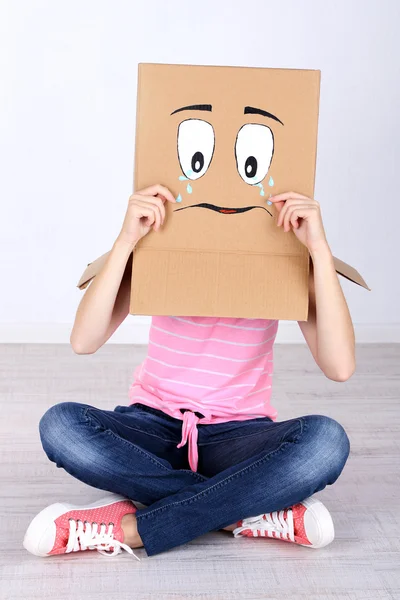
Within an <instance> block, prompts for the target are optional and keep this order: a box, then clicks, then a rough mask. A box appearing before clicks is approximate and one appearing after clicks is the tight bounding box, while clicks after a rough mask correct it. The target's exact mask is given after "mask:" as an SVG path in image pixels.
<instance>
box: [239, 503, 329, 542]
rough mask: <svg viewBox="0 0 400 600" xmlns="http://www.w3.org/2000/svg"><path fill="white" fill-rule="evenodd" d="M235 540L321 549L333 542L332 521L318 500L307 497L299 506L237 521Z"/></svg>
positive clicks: (295, 505)
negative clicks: (266, 540)
mask: <svg viewBox="0 0 400 600" xmlns="http://www.w3.org/2000/svg"><path fill="white" fill-rule="evenodd" d="M233 534H234V536H235V537H238V536H241V535H244V536H247V537H270V538H277V539H279V540H283V541H284V542H293V543H295V544H300V546H309V547H310V548H322V547H323V546H327V545H328V544H330V543H331V542H332V541H333V538H334V537H335V530H334V527H333V521H332V517H331V515H330V513H329V511H328V509H327V508H326V506H325V505H324V504H322V502H321V501H320V500H316V499H315V498H312V497H309V498H306V500H303V501H302V502H299V503H298V504H294V505H293V506H290V507H289V508H285V509H283V510H280V511H277V510H276V511H274V512H270V513H266V514H264V515H259V516H258V517H250V518H248V519H243V521H239V523H238V527H236V529H234V530H233Z"/></svg>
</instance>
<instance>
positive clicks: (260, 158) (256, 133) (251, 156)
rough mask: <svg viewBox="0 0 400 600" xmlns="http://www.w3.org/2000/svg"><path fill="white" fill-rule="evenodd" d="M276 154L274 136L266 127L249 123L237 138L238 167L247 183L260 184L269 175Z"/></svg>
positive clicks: (242, 128) (241, 129) (240, 130)
mask: <svg viewBox="0 0 400 600" xmlns="http://www.w3.org/2000/svg"><path fill="white" fill-rule="evenodd" d="M273 153H274V134H273V133H272V131H271V129H270V128H269V127H267V126H266V125H258V124H257V123H247V124H246V125H243V127H241V128H240V129H239V132H238V134H237V138H236V145H235V155H236V165H237V170H238V171H239V175H240V177H241V178H242V179H243V181H245V182H246V183H248V184H250V185H255V184H257V183H260V181H262V180H263V179H264V177H265V176H266V174H267V173H268V169H269V166H270V164H271V160H272V155H273Z"/></svg>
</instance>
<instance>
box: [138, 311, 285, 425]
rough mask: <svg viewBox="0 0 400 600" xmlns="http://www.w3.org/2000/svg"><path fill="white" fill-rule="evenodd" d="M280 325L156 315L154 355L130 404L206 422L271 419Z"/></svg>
mask: <svg viewBox="0 0 400 600" xmlns="http://www.w3.org/2000/svg"><path fill="white" fill-rule="evenodd" d="M277 329H278V321H276V320H267V319H243V318H228V317H186V316H185V317H175V316H153V317H152V320H151V326H150V333H149V346H148V353H147V356H146V358H145V359H144V361H143V362H142V363H141V364H140V365H138V366H137V367H136V369H135V371H134V373H133V378H132V383H131V385H130V388H129V401H130V404H134V403H136V402H140V403H141V404H147V405H148V406H151V407H153V408H158V409H160V410H162V411H164V412H165V413H167V414H169V415H171V416H174V417H176V418H180V419H182V413H181V412H180V409H181V408H186V409H188V410H190V411H193V412H198V413H200V414H202V415H204V417H203V418H202V419H201V423H203V424H207V423H217V422H223V421H227V420H245V419H248V418H255V417H262V416H269V417H271V418H272V419H273V420H276V417H277V411H276V410H275V408H274V407H272V406H271V404H270V397H271V391H272V376H273V344H274V341H275V338H276V334H277Z"/></svg>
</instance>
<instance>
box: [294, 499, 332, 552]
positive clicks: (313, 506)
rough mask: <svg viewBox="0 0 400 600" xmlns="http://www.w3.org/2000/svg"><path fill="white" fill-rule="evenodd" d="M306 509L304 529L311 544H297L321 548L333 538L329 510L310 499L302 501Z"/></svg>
mask: <svg viewBox="0 0 400 600" xmlns="http://www.w3.org/2000/svg"><path fill="white" fill-rule="evenodd" d="M301 504H304V506H305V507H306V508H307V510H306V512H305V513H304V529H305V531H306V534H307V537H308V539H309V540H310V542H311V544H299V545H300V546H307V547H308V548H323V547H324V546H327V545H328V544H330V543H331V542H332V541H333V540H334V538H335V528H334V525H333V521H332V517H331V514H330V512H329V510H328V509H327V508H326V506H325V505H324V504H322V502H321V500H317V499H316V498H313V497H310V498H307V499H306V500H302V502H301Z"/></svg>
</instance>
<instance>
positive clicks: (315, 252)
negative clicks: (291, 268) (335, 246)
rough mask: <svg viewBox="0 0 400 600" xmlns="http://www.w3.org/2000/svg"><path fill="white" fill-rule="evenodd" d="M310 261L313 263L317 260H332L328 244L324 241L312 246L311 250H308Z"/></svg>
mask: <svg viewBox="0 0 400 600" xmlns="http://www.w3.org/2000/svg"><path fill="white" fill-rule="evenodd" d="M308 251H309V253H310V256H311V259H312V261H313V263H314V262H315V261H319V260H323V261H325V260H332V261H333V256H332V252H331V249H330V247H329V244H328V242H327V241H326V240H321V241H320V242H318V243H317V244H313V245H312V247H311V248H309V249H308Z"/></svg>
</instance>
